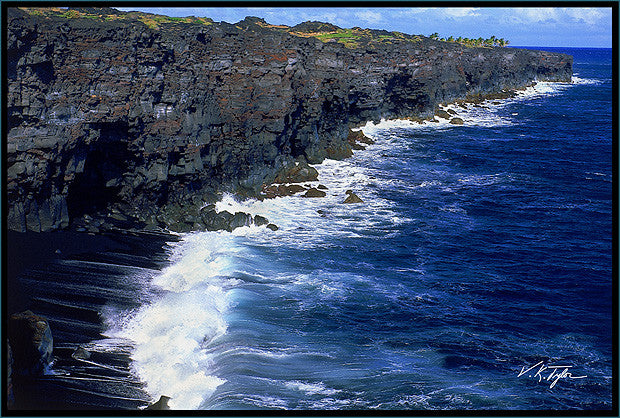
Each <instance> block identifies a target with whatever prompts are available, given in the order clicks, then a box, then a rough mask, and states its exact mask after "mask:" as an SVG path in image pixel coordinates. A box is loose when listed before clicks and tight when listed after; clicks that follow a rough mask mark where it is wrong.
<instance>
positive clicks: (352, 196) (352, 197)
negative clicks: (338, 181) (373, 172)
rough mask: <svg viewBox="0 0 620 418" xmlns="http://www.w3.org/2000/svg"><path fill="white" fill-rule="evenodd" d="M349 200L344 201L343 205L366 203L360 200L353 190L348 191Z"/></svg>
mask: <svg viewBox="0 0 620 418" xmlns="http://www.w3.org/2000/svg"><path fill="white" fill-rule="evenodd" d="M346 193H347V195H348V196H347V198H346V199H345V200H344V202H342V203H347V204H348V203H364V201H363V200H362V199H360V197H359V196H358V195H356V194H355V193H353V192H352V191H351V190H347V192H346Z"/></svg>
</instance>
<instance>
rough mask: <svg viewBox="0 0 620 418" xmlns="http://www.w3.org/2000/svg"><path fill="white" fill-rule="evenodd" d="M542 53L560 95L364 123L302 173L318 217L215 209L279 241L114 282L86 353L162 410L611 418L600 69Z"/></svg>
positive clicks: (241, 236)
mask: <svg viewBox="0 0 620 418" xmlns="http://www.w3.org/2000/svg"><path fill="white" fill-rule="evenodd" d="M539 49H541V48H539ZM542 49H544V48H542ZM550 50H553V51H560V52H566V53H569V54H571V55H573V56H574V77H573V83H547V82H540V83H538V84H537V85H536V86H534V87H530V88H528V89H527V90H525V91H522V92H520V93H519V94H518V96H517V97H515V98H512V99H507V100H498V101H490V102H485V103H484V104H483V105H482V106H474V105H469V106H468V107H467V109H463V108H461V107H458V106H456V105H451V106H449V107H448V108H450V109H453V110H454V111H456V112H457V113H458V114H459V117H461V118H462V119H463V120H464V121H465V123H464V125H462V126H456V125H452V124H450V123H448V122H447V121H446V120H440V122H438V123H431V122H428V123H425V124H421V125H420V124H417V123H413V122H408V121H398V120H396V121H382V122H381V123H378V124H373V123H368V124H366V125H365V126H364V127H362V130H363V132H364V133H365V134H366V135H367V136H369V137H371V138H372V139H374V140H375V141H376V142H375V143H374V144H373V145H370V146H368V148H367V149H366V150H360V151H355V152H354V155H353V157H351V158H349V159H346V160H344V161H334V160H326V161H325V162H323V163H322V164H320V165H317V166H316V168H317V170H318V171H319V181H317V182H311V183H309V184H312V185H314V186H317V185H318V184H321V185H324V186H326V187H327V190H326V192H327V196H326V197H325V198H302V197H300V196H290V197H279V198H276V199H270V200H264V201H237V200H235V198H234V197H233V196H229V195H226V196H224V198H223V200H222V201H221V202H219V203H218V204H217V209H218V210H224V209H226V210H229V211H230V212H233V213H234V212H235V211H239V210H241V211H245V212H249V213H252V214H253V215H257V214H260V215H262V216H265V217H266V218H268V219H269V220H270V221H271V222H273V223H275V224H276V225H277V226H278V227H279V229H278V230H277V231H271V230H269V229H267V228H266V227H264V226H262V227H255V226H252V227H245V228H238V229H236V230H234V231H233V232H232V233H229V232H196V233H188V234H184V235H183V236H182V239H181V240H180V241H179V242H174V243H169V244H168V245H167V247H166V258H167V264H168V265H167V267H165V268H163V269H161V270H160V269H155V268H149V269H139V268H135V269H131V268H125V269H124V270H123V273H122V278H123V279H122V280H118V283H121V284H119V285H118V288H119V289H121V290H123V289H124V290H125V291H126V292H127V295H125V296H126V297H127V298H128V299H127V300H131V303H130V302H127V301H125V302H123V301H124V300H125V299H123V298H122V297H119V296H118V295H116V299H114V300H113V299H110V300H108V302H107V303H105V304H104V305H103V306H102V307H101V308H100V315H101V316H102V318H103V321H104V323H105V331H104V334H105V336H106V338H104V339H95V340H92V341H89V342H88V343H85V344H83V345H84V347H86V348H88V349H89V350H91V351H92V352H100V353H105V352H106V351H110V352H118V350H119V349H122V350H126V352H127V353H128V355H129V357H130V358H131V364H130V369H131V375H132V376H133V378H134V379H136V381H137V380H139V381H141V382H143V383H144V385H145V386H144V389H145V390H146V392H147V393H148V394H149V395H150V396H152V398H153V401H155V400H157V399H158V398H159V396H160V395H166V396H169V397H170V398H171V399H170V402H169V405H170V407H171V408H173V409H200V410H221V409H223V410H231V409H244V410H245V409H250V410H253V409H317V410H331V409H345V410H350V409H364V410H476V409H489V410H569V409H577V410H606V409H611V408H612V352H613V351H612V345H613V339H612V330H613V329H614V328H613V325H614V324H612V306H613V297H614V295H613V293H612V282H613V280H615V278H613V277H612V255H613V254H612V179H613V172H612V154H613V152H614V150H613V144H612V136H613V135H612V134H613V132H612V130H613V124H612V97H613V94H614V91H613V89H612V51H611V49H575V48H572V49H571V48H561V49H558V48H553V49H550ZM347 190H352V191H353V192H354V193H356V194H357V195H358V196H359V197H360V198H361V199H362V200H363V201H364V203H360V204H343V203H342V202H343V201H344V199H345V198H346V193H345V192H346V191H347ZM136 288H139V291H138V293H139V297H138V298H137V299H136V298H132V297H131V295H132V293H131V292H133V294H135V292H136ZM117 291H118V289H117ZM136 301H137V302H136ZM616 325H617V324H616ZM119 347H121V348H119Z"/></svg>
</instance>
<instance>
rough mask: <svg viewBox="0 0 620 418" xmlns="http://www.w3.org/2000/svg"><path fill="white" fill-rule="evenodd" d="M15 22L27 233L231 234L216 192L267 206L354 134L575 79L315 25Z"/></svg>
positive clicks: (565, 66) (11, 126)
mask: <svg viewBox="0 0 620 418" xmlns="http://www.w3.org/2000/svg"><path fill="white" fill-rule="evenodd" d="M7 21H8V25H7V39H6V47H7V55H6V56H7V64H8V96H7V113H8V114H7V127H6V128H5V131H6V132H7V133H8V136H7V145H6V150H5V151H6V154H5V155H6V159H7V162H8V165H7V167H8V169H7V176H8V177H7V181H6V193H7V197H8V227H9V229H12V230H16V231H27V230H29V231H37V232H38V231H50V230H55V229H63V228H67V227H69V226H70V225H72V226H75V227H78V228H82V229H83V230H91V231H93V230H94V231H96V230H97V228H99V227H100V226H101V225H102V224H105V223H111V224H114V225H118V226H119V227H125V228H128V227H131V228H169V229H172V230H177V231H184V230H191V229H204V228H205V227H207V226H208V224H209V222H211V224H212V225H215V226H214V228H220V227H223V226H221V225H219V224H217V222H213V219H212V216H213V215H214V214H215V212H214V211H213V207H212V206H209V204H211V203H213V202H215V201H216V200H217V198H218V195H219V194H220V193H222V192H224V191H229V192H233V193H236V194H238V195H241V196H251V197H259V198H260V197H261V190H263V189H264V186H265V185H269V184H271V183H272V182H274V180H275V179H276V177H277V176H278V175H279V174H280V175H282V173H286V172H287V170H290V168H291V167H294V166H295V164H296V163H298V164H302V165H304V164H305V163H310V164H313V163H319V162H321V161H322V160H323V159H325V158H335V159H341V158H345V157H347V156H349V155H351V152H352V151H351V146H352V144H351V142H350V141H349V140H348V138H349V132H350V128H352V127H356V126H360V125H362V124H364V123H365V122H367V121H378V120H380V119H382V118H426V117H432V116H433V114H434V113H435V111H436V110H437V105H438V104H440V103H447V102H451V101H455V100H458V99H466V98H468V97H469V98H471V97H475V96H478V97H479V96H480V95H488V94H493V93H500V92H506V91H508V90H510V89H514V88H520V87H523V86H526V85H528V84H531V83H532V82H535V81H570V80H571V75H572V57H570V56H568V55H564V54H557V53H549V52H542V51H531V50H523V49H513V48H497V47H494V48H490V47H485V48H472V47H467V46H463V45H460V44H456V43H448V42H441V41H437V40H433V39H429V38H426V37H423V36H414V35H406V34H402V33H397V32H386V31H371V30H363V29H360V28H353V30H349V31H343V30H341V29H339V28H336V27H334V26H331V25H328V24H321V23H318V22H307V23H304V24H301V25H298V26H295V27H285V26H273V25H269V24H267V23H266V22H265V21H263V20H261V19H258V18H246V19H245V20H243V21H241V22H238V23H237V24H228V23H224V22H221V23H216V22H212V21H211V20H209V19H204V18H201V19H198V18H188V19H173V18H166V17H164V16H159V17H158V16H154V15H145V14H141V13H123V12H118V11H116V10H113V9H71V10H65V9H57V10H56V9H47V10H46V9H18V8H9V9H8V16H7ZM330 34H331V35H334V36H330ZM339 34H341V35H339ZM336 35H337V36H336ZM205 209H206V211H205ZM209 216H211V218H209ZM231 219H232V218H231ZM228 221H229V223H230V220H228ZM238 222H239V224H243V223H247V222H252V220H251V219H239V220H238ZM89 228H90V229H89Z"/></svg>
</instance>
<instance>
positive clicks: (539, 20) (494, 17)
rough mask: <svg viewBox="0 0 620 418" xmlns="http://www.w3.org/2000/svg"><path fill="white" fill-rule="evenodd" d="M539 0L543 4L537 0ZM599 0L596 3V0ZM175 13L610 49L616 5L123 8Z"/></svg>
mask: <svg viewBox="0 0 620 418" xmlns="http://www.w3.org/2000/svg"><path fill="white" fill-rule="evenodd" d="M538 4H539V5H540V3H538ZM592 4H594V3H592ZM118 9H119V10H123V11H131V10H136V11H142V12H148V13H156V14H163V15H167V16H174V17H185V16H198V17H210V18H212V19H213V20H215V21H218V22H219V21H225V22H229V23H236V22H238V21H240V20H243V19H244V18H245V17H246V16H257V17H262V18H264V19H265V20H266V21H267V22H268V23H271V24H274V25H278V24H284V25H288V26H294V25H296V24H298V23H301V22H304V21H308V20H318V21H321V22H329V23H332V24H334V25H337V26H340V27H342V28H352V27H354V26H359V27H362V28H371V29H386V30H389V31H400V32H404V33H408V34H414V35H426V36H428V35H430V34H431V33H434V32H438V33H439V36H440V37H445V38H448V37H449V36H454V37H455V38H456V37H459V36H462V37H467V38H478V37H483V38H489V37H490V36H491V35H495V36H496V37H497V38H504V39H507V40H509V41H510V45H513V46H551V47H562V46H564V47H593V48H611V46H612V13H611V7H588V8H586V7H516V8H515V7H513V8H505V7H458V8H455V7H413V8H412V7H409V8H405V7H400V8H395V7H379V6H378V7H373V8H367V7H331V8H325V7H304V8H301V7H280V8H274V7H217V8H215V7H214V8H206V7H202V8H190V7H166V8H164V7H162V8H135V7H133V8H118Z"/></svg>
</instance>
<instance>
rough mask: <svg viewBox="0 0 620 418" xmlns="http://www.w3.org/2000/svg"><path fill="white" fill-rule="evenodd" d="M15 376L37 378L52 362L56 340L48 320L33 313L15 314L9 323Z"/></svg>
mask: <svg viewBox="0 0 620 418" xmlns="http://www.w3.org/2000/svg"><path fill="white" fill-rule="evenodd" d="M8 336H9V344H10V345H11V349H12V355H13V369H12V372H13V374H14V375H20V376H37V375H41V374H43V373H44V372H45V370H46V369H47V368H48V367H49V365H50V364H51V362H52V352H53V347H54V340H53V338H52V330H51V329H50V326H49V323H48V321H47V319H45V318H43V317H42V316H39V315H35V314H34V313H32V312H31V311H24V312H21V313H17V314H13V315H11V317H10V318H9V323H8Z"/></svg>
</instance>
